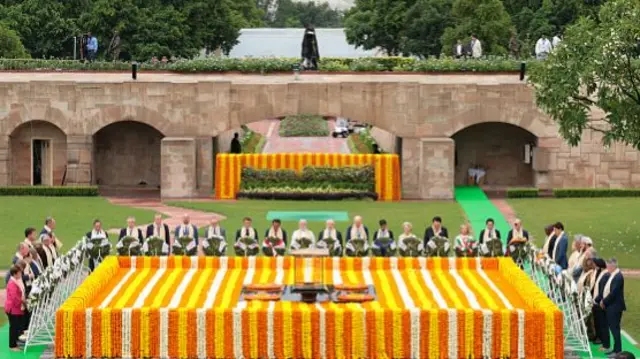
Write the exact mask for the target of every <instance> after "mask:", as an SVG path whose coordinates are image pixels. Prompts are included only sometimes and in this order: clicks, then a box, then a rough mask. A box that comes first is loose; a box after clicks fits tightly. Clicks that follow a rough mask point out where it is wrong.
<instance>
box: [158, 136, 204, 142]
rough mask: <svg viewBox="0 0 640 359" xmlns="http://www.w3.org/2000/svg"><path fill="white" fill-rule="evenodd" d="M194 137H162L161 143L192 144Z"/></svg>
mask: <svg viewBox="0 0 640 359" xmlns="http://www.w3.org/2000/svg"><path fill="white" fill-rule="evenodd" d="M194 141H196V138H195V137H164V138H163V139H162V142H194Z"/></svg>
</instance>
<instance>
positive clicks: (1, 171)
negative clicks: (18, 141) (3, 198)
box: [0, 136, 11, 186]
mask: <svg viewBox="0 0 640 359" xmlns="http://www.w3.org/2000/svg"><path fill="white" fill-rule="evenodd" d="M10 161H11V159H10V158H9V136H0V186H8V185H9V184H10V183H9V173H10V170H9V169H10V167H11V162H10Z"/></svg>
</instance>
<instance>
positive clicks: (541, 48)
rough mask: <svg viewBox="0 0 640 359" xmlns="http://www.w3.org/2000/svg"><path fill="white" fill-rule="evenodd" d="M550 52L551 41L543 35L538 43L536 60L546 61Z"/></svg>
mask: <svg viewBox="0 0 640 359" xmlns="http://www.w3.org/2000/svg"><path fill="white" fill-rule="evenodd" d="M550 52H551V41H549V39H548V38H547V37H546V36H545V35H542V36H541V37H540V38H539V39H538V41H537V42H536V58H537V59H538V60H546V58H547V56H549V53H550Z"/></svg>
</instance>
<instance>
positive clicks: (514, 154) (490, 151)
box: [451, 121, 538, 187]
mask: <svg viewBox="0 0 640 359" xmlns="http://www.w3.org/2000/svg"><path fill="white" fill-rule="evenodd" d="M451 138H452V139H453V141H454V144H455V154H454V171H455V177H454V178H455V184H456V185H465V184H470V183H469V182H470V181H469V175H470V174H469V169H470V168H474V167H475V166H478V167H479V168H480V169H482V170H483V171H484V172H485V175H484V176H483V178H482V180H481V181H480V183H481V184H482V185H486V186H493V187H516V186H519V187H527V186H533V185H534V183H535V182H534V181H535V174H534V170H533V167H532V163H531V161H529V163H525V152H526V150H525V148H526V147H527V146H528V148H529V151H530V150H531V149H532V148H533V147H534V146H535V145H536V144H537V141H538V137H537V136H536V135H535V134H534V133H532V132H531V131H529V130H528V129H526V128H524V127H521V126H518V125H515V124H513V123H507V122H500V121H493V122H479V123H475V124H473V125H470V126H467V127H465V128H463V129H461V130H459V131H457V132H455V133H454V134H453V135H452V136H451ZM529 154H530V152H529Z"/></svg>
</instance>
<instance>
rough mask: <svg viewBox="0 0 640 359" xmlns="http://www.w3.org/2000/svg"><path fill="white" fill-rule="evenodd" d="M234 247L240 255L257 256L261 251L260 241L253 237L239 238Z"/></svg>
mask: <svg viewBox="0 0 640 359" xmlns="http://www.w3.org/2000/svg"><path fill="white" fill-rule="evenodd" d="M233 248H234V250H235V252H236V255H237V256H240V257H248V256H255V255H257V254H258V252H259V251H260V248H259V246H258V241H256V240H255V239H254V238H251V237H241V238H238V240H237V241H236V244H235V245H234V246H233Z"/></svg>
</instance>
